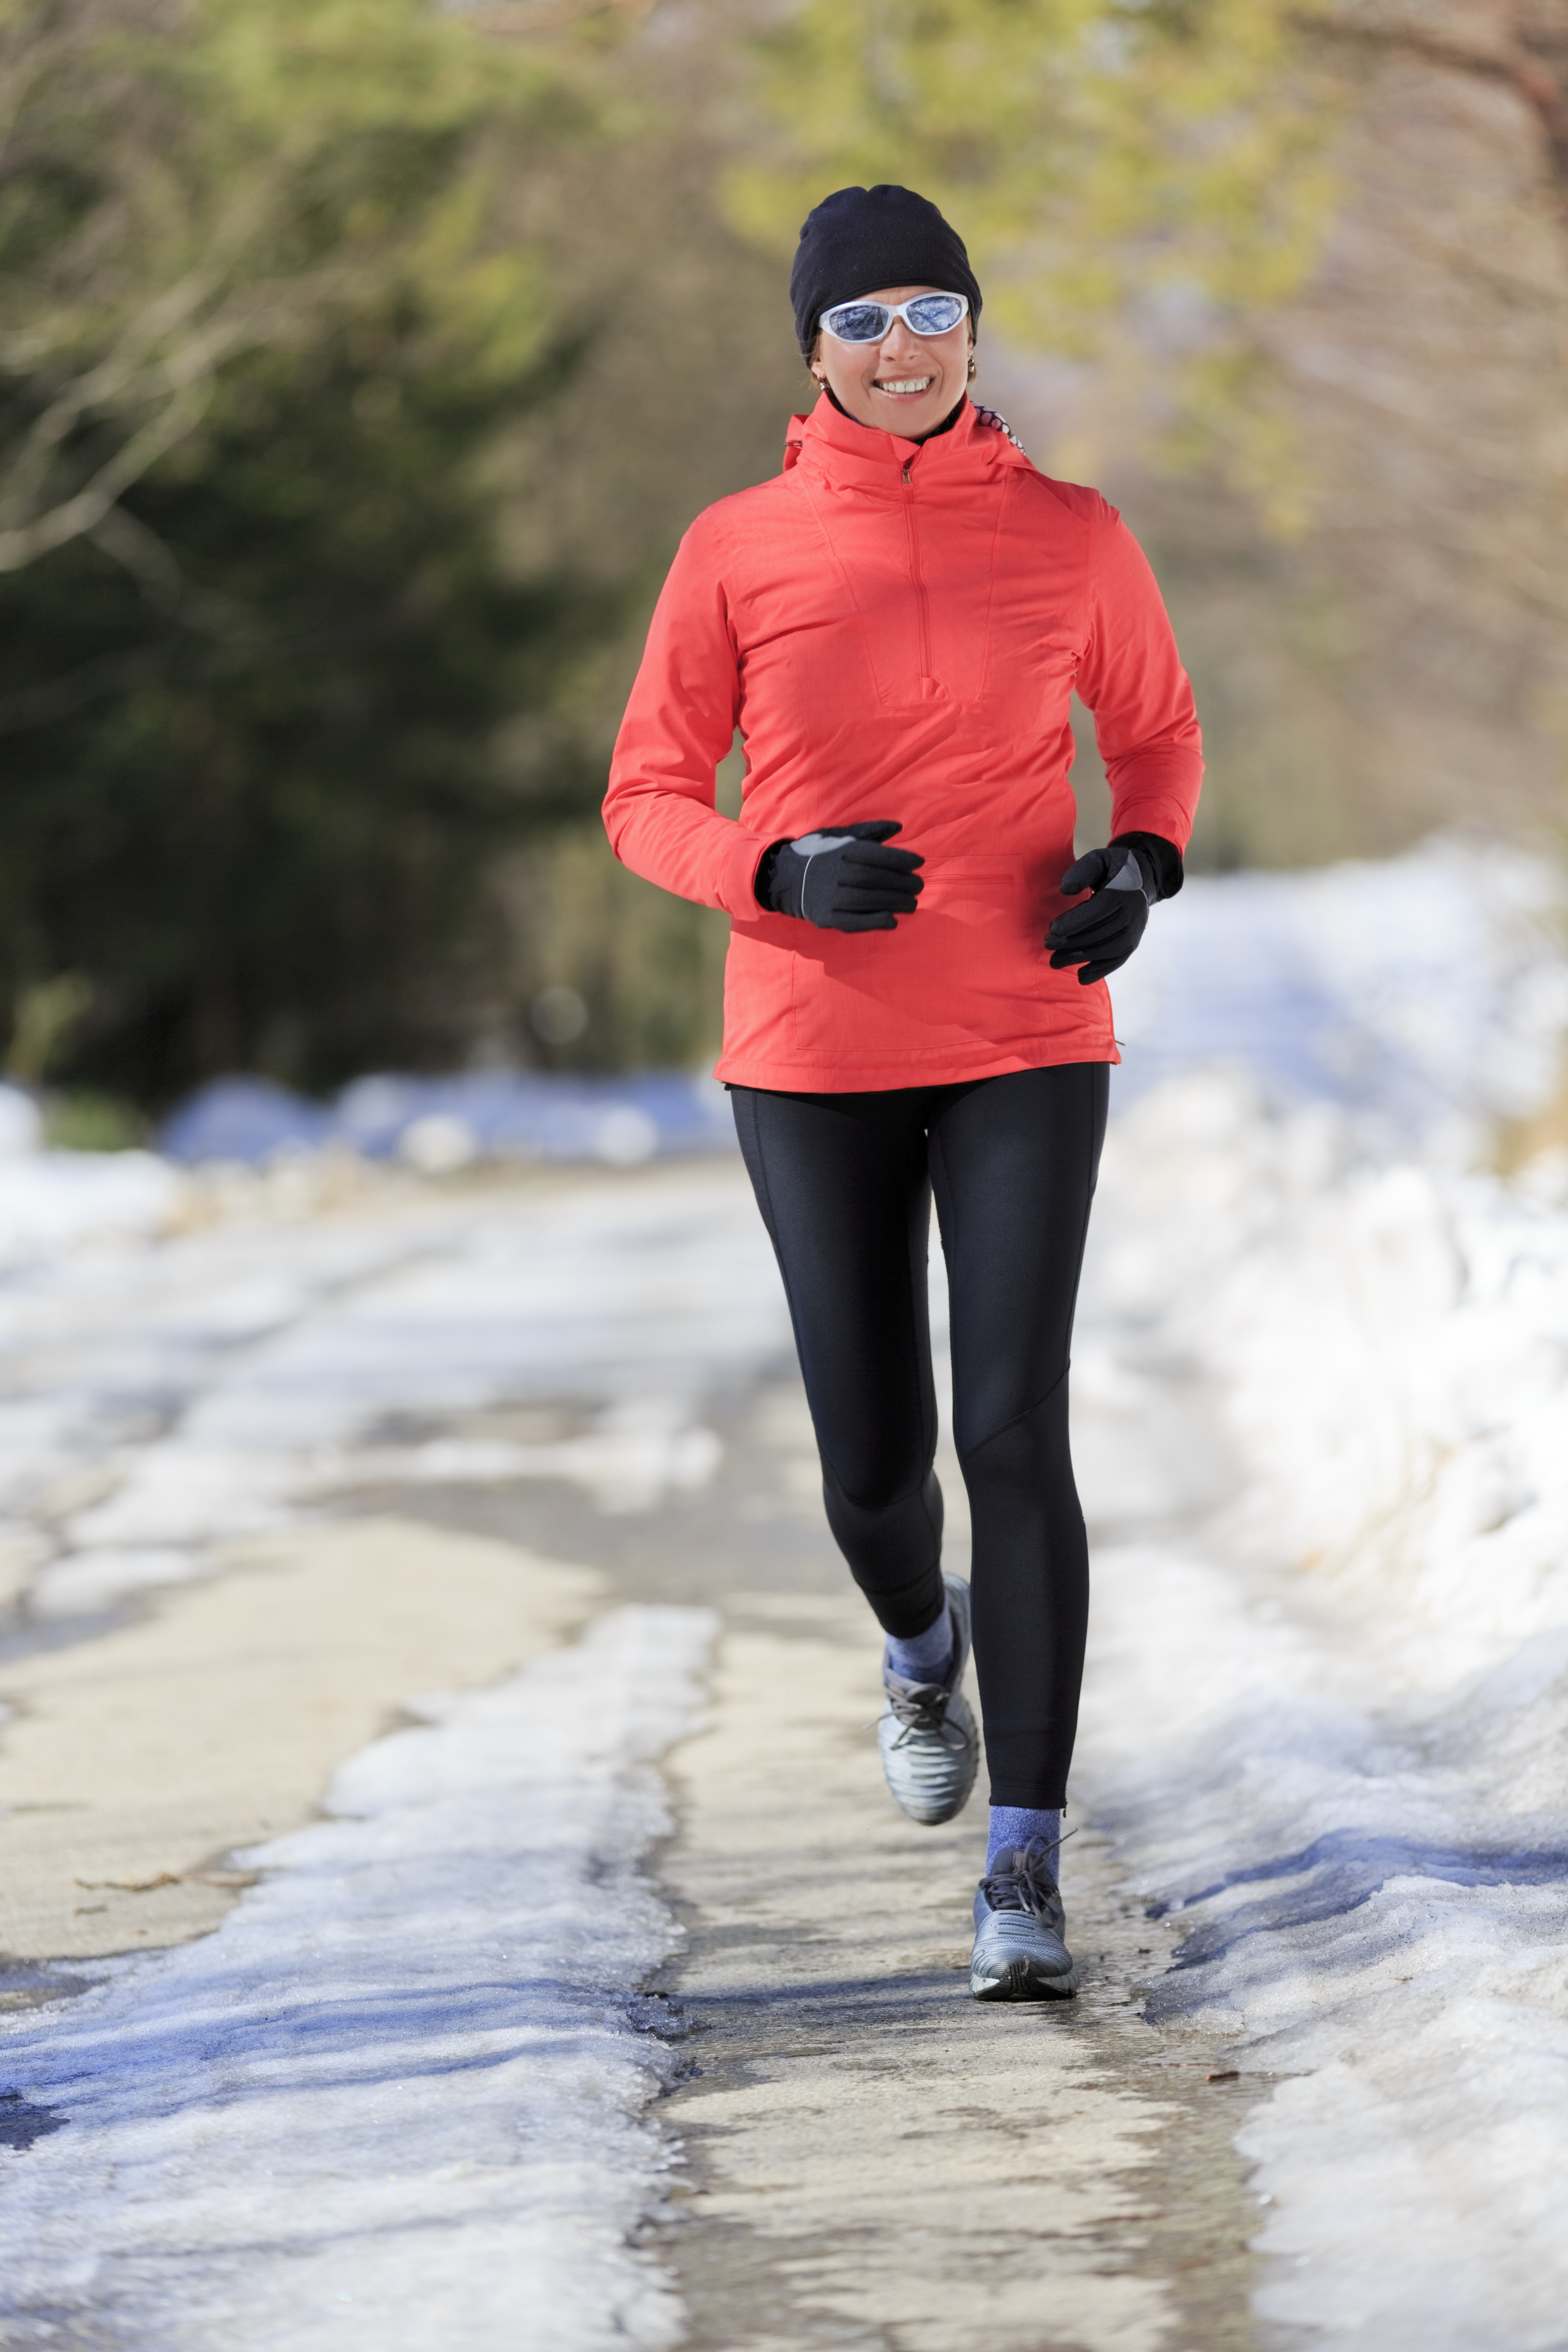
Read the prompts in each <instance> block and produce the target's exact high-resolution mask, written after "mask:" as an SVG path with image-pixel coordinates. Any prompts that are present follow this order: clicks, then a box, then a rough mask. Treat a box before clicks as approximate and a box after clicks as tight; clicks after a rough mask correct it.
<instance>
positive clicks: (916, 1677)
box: [888, 1601, 952, 1683]
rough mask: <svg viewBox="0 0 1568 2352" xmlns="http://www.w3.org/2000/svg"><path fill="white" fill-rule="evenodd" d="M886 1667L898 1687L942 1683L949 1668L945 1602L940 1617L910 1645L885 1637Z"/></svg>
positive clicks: (948, 1622) (949, 1616)
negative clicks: (897, 1681)
mask: <svg viewBox="0 0 1568 2352" xmlns="http://www.w3.org/2000/svg"><path fill="white" fill-rule="evenodd" d="M888 1664H889V1669H890V1670H891V1672H892V1673H894V1674H895V1675H897V1676H898V1678H899V1680H900V1682H901V1683H944V1682H946V1680H947V1677H948V1675H949V1673H950V1672H951V1671H952V1610H951V1609H950V1608H949V1607H948V1605H947V1603H946V1601H943V1602H942V1615H941V1616H940V1617H939V1618H938V1619H937V1621H936V1623H935V1624H934V1625H928V1626H927V1627H926V1630H925V1632H924V1633H916V1634H914V1635H913V1636H912V1637H911V1638H910V1640H909V1641H905V1642H895V1641H894V1639H893V1637H892V1635H891V1634H890V1633H889V1636H888Z"/></svg>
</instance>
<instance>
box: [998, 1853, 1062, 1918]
mask: <svg viewBox="0 0 1568 2352" xmlns="http://www.w3.org/2000/svg"><path fill="white" fill-rule="evenodd" d="M1051 1852H1052V1849H1051V1848H1050V1847H1049V1846H1048V1845H1047V1843H1046V1841H1045V1839H1044V1838H1033V1839H1031V1840H1030V1842H1029V1843H1028V1844H1027V1845H1021V1846H1016V1847H1014V1848H1013V1849H1012V1851H1011V1852H1010V1853H1008V1852H1005V1853H999V1854H998V1855H997V1857H996V1862H995V1866H994V1868H993V1869H991V1870H988V1871H987V1872H986V1874H985V1875H986V1877H987V1879H988V1880H989V1881H990V1883H991V1885H993V1886H995V1888H996V1895H995V1896H994V1898H993V1900H992V1908H993V1910H996V1911H1027V1910H1030V1909H1032V1908H1033V1906H1032V1905H1031V1904H1030V1902H1029V1899H1028V1892H1027V1890H1028V1889H1029V1887H1030V1886H1031V1885H1033V1886H1034V1887H1036V1888H1038V1889H1041V1890H1042V1891H1043V1887H1044V1886H1054V1885H1056V1880H1055V1877H1054V1876H1053V1874H1052V1871H1051V1866H1050V1857H1051ZM1031 1863H1032V1864H1033V1867H1032V1868H1031V1866H1030V1865H1031ZM1009 1880H1010V1881H1011V1882H1012V1884H1011V1885H1009V1884H1007V1882H1008V1881H1009ZM998 1881H1001V1882H1002V1883H1001V1884H1000V1885H998V1884H997V1882H998Z"/></svg>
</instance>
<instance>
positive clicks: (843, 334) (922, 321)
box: [820, 294, 969, 343]
mask: <svg viewBox="0 0 1568 2352" xmlns="http://www.w3.org/2000/svg"><path fill="white" fill-rule="evenodd" d="M968 316H969V297H968V295H967V294H911V295H910V299H909V300H908V301H907V302H836V303H835V304H834V306H833V308H832V310H824V312H823V314H822V318H821V321H820V324H821V327H822V330H823V332H824V333H825V334H828V335H831V336H832V337H833V340H834V341H835V342H836V343H879V342H880V341H881V340H882V338H883V336H884V335H887V334H890V333H891V332H892V326H893V320H895V319H901V320H903V322H904V324H905V326H906V327H907V328H908V329H909V331H910V334H911V335H950V334H951V333H952V330H953V329H954V327H956V326H957V324H958V322H959V320H961V319H966V318H967V317H968Z"/></svg>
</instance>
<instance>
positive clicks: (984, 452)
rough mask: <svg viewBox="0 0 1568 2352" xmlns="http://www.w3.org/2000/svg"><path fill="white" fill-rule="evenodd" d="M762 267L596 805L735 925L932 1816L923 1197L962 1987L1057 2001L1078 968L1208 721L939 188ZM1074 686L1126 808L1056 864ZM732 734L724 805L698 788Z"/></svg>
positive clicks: (1084, 990)
mask: <svg viewBox="0 0 1568 2352" xmlns="http://www.w3.org/2000/svg"><path fill="white" fill-rule="evenodd" d="M790 291H791V299H792V303H793V307H794V310H795V332H796V337H797V340H798V341H799V345H800V349H801V351H802V352H803V353H804V354H805V356H806V357H807V358H808V359H809V360H810V361H811V362H812V372H813V373H814V374H815V375H816V380H817V382H818V383H820V384H821V386H822V389H823V397H822V399H821V400H820V401H819V402H818V403H817V405H816V408H815V409H814V411H813V412H812V414H811V415H809V416H805V417H796V418H795V419H793V420H792V422H791V425H790V427H789V432H788V436H787V443H786V448H785V455H784V471H783V473H782V474H781V475H780V476H779V477H778V478H777V479H776V480H774V481H772V482H767V483H763V484H762V485H760V486H759V487H758V488H755V489H752V490H746V491H743V492H742V493H741V494H740V496H738V497H736V498H731V499H723V500H722V501H721V503H720V504H719V505H718V506H716V507H712V508H710V509H709V510H708V512H707V513H706V514H705V515H702V516H700V518H699V519H698V520H697V522H696V523H695V524H694V525H693V526H692V529H691V530H689V532H688V533H687V536H686V538H685V540H684V541H683V542H682V545H681V549H680V551H679V555H678V556H677V558H676V561H675V564H674V566H673V568H672V570H671V572H670V575H669V578H668V582H667V583H666V585H665V590H664V593H663V595H662V596H661V598H660V600H659V606H658V613H657V614H656V615H655V618H654V624H653V627H652V630H651V631H650V633H649V637H648V644H647V653H646V655H645V656H644V659H643V665H642V668H641V670H640V672H639V674H638V677H637V685H636V687H635V688H634V689H633V692H632V698H631V701H630V704H629V706H628V708H627V711H626V719H625V720H624V722H623V724H622V728H621V732H620V737H619V740H618V741H617V744H616V758H615V763H614V767H613V770H612V774H611V782H610V791H609V794H608V798H607V801H606V803H605V816H606V822H607V824H608V826H609V830H610V836H611V839H612V841H613V842H614V844H615V847H616V852H617V854H618V855H619V856H620V857H621V858H622V860H623V861H624V862H625V863H626V865H627V866H631V867H632V868H633V870H634V871H635V872H637V873H640V874H644V875H646V876H647V877H649V878H650V879H651V880H653V881H656V882H659V883H661V884H663V886H664V887H666V888H667V889H672V890H677V891H679V892H680V893H681V894H682V895H683V896H685V897H688V898H698V899H700V900H703V901H705V902H706V903H707V904H709V905H710V906H718V907H721V908H724V909H725V910H726V912H728V913H729V914H730V915H731V918H732V919H733V929H732V934H731V945H730V955H729V962H728V965H727V969H726V985H725V1031H724V1054H723V1056H722V1058H721V1061H720V1064H719V1071H718V1075H719V1076H721V1078H723V1079H724V1080H726V1082H727V1083H728V1084H729V1085H730V1087H731V1092H732V1095H733V1097H734V1106H735V1117H736V1124H737V1127H738V1129H739V1131H740V1137H741V1145H742V1151H743V1152H744V1154H745V1158H746V1163H747V1167H748V1169H749V1170H750V1172H751V1175H752V1182H753V1184H754V1185H755V1187H756V1192H757V1198H758V1202H759V1205H760V1206H761V1209H762V1212H763V1218H764V1220H765V1222H766V1223H767V1227H768V1231H769V1234H770V1235H771V1237H772V1239H773V1245H774V1248H775V1249H776V1251H777V1253H778V1257H779V1262H780V1265H781V1267H782V1269H783V1273H784V1284H785V1287H786V1289H787V1291H788V1294H789V1301H790V1308H791V1312H792V1315H793V1317H794V1321H795V1339H796V1342H797V1345H798V1347H799V1350H800V1358H801V1369H802V1371H803V1373H804V1376H805V1388H806V1394H807V1397H808V1400H809V1402H810V1405H811V1410H812V1415H813V1420H814V1423H815V1426H816V1437H817V1443H818V1446H819V1449H820V1451H821V1455H822V1465H823V1487H824V1495H825V1499H826V1507H827V1516H828V1519H829V1523H830V1525H831V1527H832V1528H833V1532H834V1535H835V1537H836V1538H837V1541H838V1544H839V1547H840V1549H842V1551H843V1552H844V1554H845V1557H846V1559H847V1561H848V1563H849V1567H850V1570H851V1573H852V1574H853V1575H854V1577H855V1579H856V1580H857V1582H858V1584H859V1586H860V1588H861V1590H862V1591H863V1592H864V1593H865V1595H866V1597H867V1599H868V1601H869V1602H870V1604H871V1607H872V1609H873V1611H874V1612H875V1614H876V1616H877V1619H878V1622H879V1624H880V1626H881V1628H882V1630H883V1632H884V1633H885V1634H886V1635H887V1637H888V1638H887V1650H886V1654H885V1658H884V1669H883V1685H884V1688H885V1689H886V1692H887V1695H888V1710H887V1713H886V1714H885V1716H884V1717H883V1718H882V1722H881V1727H880V1734H881V1745H882V1754H883V1763H884V1768H885V1770H886V1774H887V1779H888V1784H889V1789H890V1790H891V1792H892V1794H893V1796H894V1798H895V1800H896V1801H897V1802H898V1803H899V1804H900V1806H901V1807H902V1808H903V1810H904V1811H905V1812H906V1813H908V1814H909V1815H910V1817H911V1818H912V1819H913V1820H915V1821H918V1822H926V1823H928V1824H935V1823H937V1822H944V1821H949V1820H951V1819H952V1817H953V1815H954V1814H956V1813H957V1812H958V1811H960V1810H961V1808H962V1807H963V1804H964V1803H965V1801H967V1799H968V1797H969V1794H970V1791H971V1790H972V1788H973V1784H974V1779H975V1774H976V1769H977V1766H978V1762H979V1738H978V1733H977V1730H976V1727H975V1722H974V1717H973V1714H972V1713H971V1711H970V1707H969V1703H968V1701H967V1699H966V1698H965V1697H964V1695H963V1687H962V1685H963V1676H964V1671H965V1668H966V1666H967V1664H968V1658H969V1646H970V1638H971V1594H970V1586H969V1584H967V1583H966V1582H965V1581H964V1580H963V1579H962V1578H960V1577H957V1576H953V1575H951V1574H947V1573H945V1572H944V1570H943V1569H942V1494H941V1490H940V1488H939V1486H938V1485H937V1482H936V1479H935V1477H934V1475H932V1466H931V1465H932V1461H933V1456H934V1448H935V1443H936V1409H935V1401H934V1394H933V1389H932V1380H931V1335H930V1329H929V1324H928V1318H927V1310H926V1258H927V1252H928V1244H929V1235H930V1228H931V1197H932V1192H933V1190H934V1192H935V1197H936V1203H937V1210H938V1213H939V1215H940V1218H941V1221H942V1244H943V1248H944V1251H945V1254H946V1257H947V1263H948V1270H949V1283H950V1288H951V1293H952V1366H953V1421H954V1435H955V1438H956V1441H957V1444H958V1450H959V1455H960V1459H961V1461H962V1464H963V1475H964V1479H965V1483H966V1484H967V1486H968V1488H969V1495H970V1502H971V1506H972V1514H973V1530H974V1549H973V1640H974V1649H975V1660H976V1664H977V1667H978V1671H979V1678H980V1687H981V1694H982V1697H983V1700H984V1708H985V1742H986V1748H987V1752H988V1755H989V1759H990V1765H991V1800H992V1809H993V1810H992V1821H991V1842H990V1852H989V1855H988V1859H987V1868H986V1875H985V1877H984V1880H983V1881H982V1883H981V1887H980V1891H979V1894H978V1895H977V1897H976V1902H975V1925H976V1937H975V1946H974V1956H973V1964H972V1971H971V1979H970V1982H971V1989H972V1990H973V1992H974V1994H975V1995H976V1997H977V1998H978V1999H980V2000H1055V1999H1059V1998H1062V1997H1064V1996H1068V1995H1070V1994H1072V1993H1073V1992H1074V1991H1076V1990H1077V1987H1078V1981H1079V1979H1078V1970H1077V1968H1076V1966H1075V1964H1074V1962H1073V1961H1072V1959H1071V1958H1070V1957H1069V1955H1068V1949H1067V1947H1066V1944H1065V1942H1064V1941H1063V1928H1064V1920H1063V1914H1062V1906H1061V1902H1060V1898H1059V1896H1058V1892H1057V1885H1056V1877H1055V1856H1056V1847H1057V1844H1058V1841H1059V1837H1060V1828H1061V1807H1062V1805H1063V1803H1064V1802H1065V1799H1066V1790H1067V1773H1068V1761H1069V1759H1070V1757H1071V1753H1072V1746H1073V1738H1074V1733H1075V1729H1076V1725H1077V1717H1078V1704H1079V1678H1080V1675H1081V1671H1082V1664H1083V1650H1084V1634H1085V1627H1086V1622H1087V1617H1088V1605H1089V1592H1088V1581H1089V1572H1088V1558H1087V1547H1086V1542H1085V1537H1084V1528H1083V1517H1082V1514H1081V1512H1080V1510H1079V1503H1078V1496H1077V1492H1076V1490H1075V1488H1074V1486H1073V1476H1072V1465H1071V1460H1070V1456H1069V1452H1068V1425H1067V1362H1068V1343H1069V1339H1070V1333H1071V1328H1072V1317H1073V1304H1074V1297H1075V1294H1076V1290H1077V1285H1078V1273H1079V1264H1080V1261H1081V1257H1082V1252H1083V1244H1084V1236H1085V1232H1086V1229H1087V1224H1088V1218H1089V1200H1090V1196H1091V1195H1092V1192H1093V1190H1094V1181H1095V1169H1096V1163H1097V1160H1098V1158H1099V1151H1100V1137H1101V1134H1102V1132H1103V1127H1104V1120H1105V1109H1106V1099H1107V1067H1106V1066H1107V1065H1108V1064H1109V1063H1110V1062H1112V1061H1114V1060H1115V1059H1116V1044H1115V1039H1114V1036H1113V1034H1112V1030H1111V1022H1110V1001H1109V998H1108V997H1107V994H1106V992H1105V988H1104V986H1103V982H1104V980H1105V976H1106V974H1107V973H1108V972H1111V971H1117V970H1119V969H1120V968H1121V965H1122V964H1123V963H1124V962H1125V961H1127V958H1128V957H1129V956H1130V955H1131V953H1132V951H1133V950H1134V949H1135V948H1136V946H1137V945H1138V942H1139V940H1140V939H1141V938H1142V932H1143V928H1144V925H1145V924H1146V922H1147V920H1148V917H1149V907H1150V903H1151V901H1152V900H1153V899H1155V898H1168V897H1169V896H1170V895H1171V894H1172V893H1173V891H1174V890H1175V889H1176V888H1178V887H1179V886H1180V882H1181V874H1182V859H1181V852H1182V848H1183V846H1184V844H1185V842H1186V839H1187V835H1188V832H1189V829H1190V826H1191V822H1192V814H1193V807H1194V803H1195V801H1196V798H1197V788H1198V780H1199V776H1200V774H1201V761H1200V758H1199V751H1198V736H1197V724H1196V719H1195V718H1194V711H1193V705H1192V696H1191V692H1190V689H1189V688H1188V685H1187V680H1186V677H1185V675H1184V671H1183V669H1182V666H1181V663H1180V661H1179V659H1178V658H1177V656H1176V650H1175V646H1174V645H1173V642H1172V637H1171V631H1170V625H1169V623H1168V622H1167V620H1166V617H1165V613H1164V608H1163V605H1162V604H1161V602H1160V595H1159V591H1158V589H1157V588H1156V587H1155V585H1154V582H1153V579H1152V575H1151V573H1150V571H1149V567H1148V565H1147V563H1146V562H1144V559H1143V556H1142V552H1141V551H1140V550H1139V548H1138V546H1137V544H1136V542H1135V541H1133V539H1132V537H1131V533H1130V532H1129V531H1128V530H1126V529H1125V527H1124V526H1123V524H1122V522H1121V518H1120V516H1119V515H1117V513H1116V512H1115V510H1114V509H1112V508H1110V507H1109V506H1108V505H1107V504H1106V502H1105V500H1104V499H1101V498H1100V496H1099V495H1098V494H1097V493H1096V492H1095V491H1093V490H1087V489H1082V488H1079V487H1077V486H1076V485H1074V484H1070V483H1064V482H1052V481H1049V480H1047V478H1046V477H1045V476H1044V475H1042V474H1039V473H1037V471H1036V469H1035V467H1033V466H1032V465H1030V463H1029V461H1028V459H1027V457H1026V456H1025V454H1024V452H1023V450H1022V449H1021V448H1020V447H1019V446H1018V444H1017V443H1016V440H1014V438H1013V436H1011V434H1009V433H1008V432H1007V430H1006V429H1005V426H1004V425H1003V424H1002V421H1001V419H1000V418H999V417H997V416H994V415H993V414H992V413H991V411H990V410H988V409H977V408H974V407H973V406H972V405H971V404H970V402H969V400H968V399H967V397H966V394H965V384H966V382H967V378H968V373H969V366H970V354H971V348H972V343H973V330H974V323H975V321H976V320H978V318H979V315H980V309H981V293H980V287H979V285H978V283H977V281H976V279H975V277H974V274H973V270H972V269H971V268H970V265H969V257H968V255H967V253H966V252H965V250H964V247H963V240H962V239H961V238H960V237H959V236H958V235H957V233H956V232H955V231H954V230H953V229H952V227H951V226H950V225H949V224H948V222H947V221H945V220H944V219H943V218H942V215H941V213H940V212H939V211H938V210H937V208H936V206H935V205H931V204H930V203H928V202H927V201H926V199H925V198H924V197H923V196H920V195H917V194H914V193H913V191H911V190H910V189H908V188H900V187H892V186H879V187H874V188H841V189H839V190H838V192H837V194H835V195H832V196H829V197H828V198H827V199H826V201H825V202H824V203H822V204H820V205H817V206H816V208H815V209H814V210H813V212H812V213H811V215H810V216H809V217H808V219H807V220H806V223H805V227H804V228H803V230H802V232H801V239H800V246H799V250H798V252H797V254H796V257H795V270H794V275H793V278H792V280H791V288H790ZM1075 688H1076V689H1077V691H1078V693H1079V695H1080V696H1081V697H1082V698H1083V700H1084V702H1085V703H1086V704H1087V705H1088V707H1089V709H1092V710H1093V711H1094V713H1095V720H1096V729H1097V732H1098V735H1099V739H1100V750H1101V752H1102V754H1103V755H1104V758H1105V762H1106V768H1107V772H1108V775H1109V778H1110V784H1111V791H1112V798H1113V805H1114V809H1115V821H1116V825H1117V833H1116V836H1115V838H1114V839H1113V841H1112V842H1111V843H1110V845H1109V846H1108V847H1106V848H1103V849H1093V850H1090V851H1089V854H1088V856H1084V857H1080V858H1079V859H1077V860H1076V862H1075V860H1074V857H1073V828H1074V815H1075V811H1074V805H1073V797H1072V792H1071V788H1070V785H1069V782H1068V771H1069V768H1070V766H1071V761H1072V731H1071V728H1070V725H1069V722H1068V704H1069V700H1070V697H1071V695H1072V693H1073V691H1074V689H1075ZM737 726H738V727H739V729H740V730H741V733H742V737H743V739H744V742H745V751H746V768H747V773H746V780H745V784H744V788H743V793H742V810H741V816H740V821H739V823H736V822H735V821H734V820H732V819H731V818H729V817H725V816H722V815H721V814H719V812H718V810H717V807H716V805H715V801H714V771H715V768H716V765H717V763H718V761H720V760H721V759H722V758H723V756H724V754H725V753H726V752H727V751H728V750H729V748H730V743H731V737H732V734H733V731H734V730H735V729H736V727H737ZM895 835H899V836H901V837H900V839H899V840H897V841H895V840H894V838H893V836H895Z"/></svg>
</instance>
